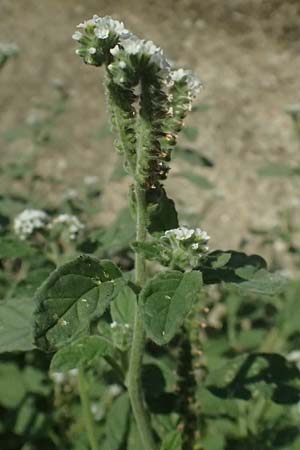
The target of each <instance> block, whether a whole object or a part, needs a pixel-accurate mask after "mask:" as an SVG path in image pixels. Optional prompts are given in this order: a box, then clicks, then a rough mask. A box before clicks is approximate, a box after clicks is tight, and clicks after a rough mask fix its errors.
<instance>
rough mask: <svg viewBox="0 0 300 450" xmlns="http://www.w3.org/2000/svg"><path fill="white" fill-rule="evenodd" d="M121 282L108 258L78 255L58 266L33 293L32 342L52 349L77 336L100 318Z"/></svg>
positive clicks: (118, 273)
mask: <svg viewBox="0 0 300 450" xmlns="http://www.w3.org/2000/svg"><path fill="white" fill-rule="evenodd" d="M122 284H123V279H122V274H121V272H120V270H119V269H118V268H117V267H116V266H115V265H114V264H113V263H112V262H111V261H107V260H102V261H100V260H97V259H95V258H91V257H89V256H80V257H79V258H76V259H75V260H73V261H71V262H69V263H67V264H65V265H63V266H61V267H59V268H58V269H57V270H55V271H54V272H53V273H52V274H51V275H50V277H49V278H48V279H47V280H46V281H45V282H44V284H43V285H42V286H41V287H40V289H39V290H38V291H37V293H36V296H35V300H36V303H37V308H36V311H35V313H34V319H35V342H36V345H37V346H38V347H40V348H41V349H43V350H44V351H54V350H56V349H57V348H59V347H61V346H62V345H65V344H66V343H67V342H69V341H70V340H72V339H74V338H76V337H78V335H79V333H80V332H82V331H83V330H84V329H86V327H88V326H89V324H90V323H91V321H93V320H95V319H97V318H99V317H101V315H102V314H103V313H104V311H105V309H106V308H107V307H108V305H109V303H110V301H111V300H112V299H113V298H114V297H115V296H116V295H117V293H118V292H119V289H120V287H121V286H122Z"/></svg>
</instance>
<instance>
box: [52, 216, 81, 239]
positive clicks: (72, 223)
mask: <svg viewBox="0 0 300 450" xmlns="http://www.w3.org/2000/svg"><path fill="white" fill-rule="evenodd" d="M48 228H51V229H54V228H58V229H66V230H67V232H68V234H69V237H70V239H71V240H75V239H76V237H77V235H78V233H79V232H80V231H81V230H83V229H84V225H83V223H81V222H80V220H79V219H78V218H77V217H76V216H74V215H72V214H60V215H59V216H57V217H55V218H54V219H53V220H52V222H51V223H50V224H49V225H48Z"/></svg>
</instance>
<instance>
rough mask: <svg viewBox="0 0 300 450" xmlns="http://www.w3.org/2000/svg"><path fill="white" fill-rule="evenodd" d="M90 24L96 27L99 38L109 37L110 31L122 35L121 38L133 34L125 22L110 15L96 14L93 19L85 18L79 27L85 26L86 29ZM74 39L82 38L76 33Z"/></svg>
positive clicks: (95, 31)
mask: <svg viewBox="0 0 300 450" xmlns="http://www.w3.org/2000/svg"><path fill="white" fill-rule="evenodd" d="M90 26H92V27H94V33H95V35H96V36H97V37H98V38H99V39H107V38H108V36H109V33H110V32H112V33H114V34H116V35H117V36H120V37H121V38H126V37H128V36H130V34H131V33H130V32H129V31H128V30H126V28H125V27H124V24H123V22H119V21H118V20H114V19H112V18H111V17H110V16H105V17H99V16H97V15H96V14H95V15H94V16H93V18H92V19H89V20H85V21H84V22H83V23H80V24H79V25H77V28H83V29H84V30H85V29H86V28H87V27H90ZM75 33H76V32H75ZM75 33H74V34H75ZM77 33H78V32H77ZM73 36H74V35H73ZM73 39H75V40H79V39H80V38H79V39H78V34H76V36H75V37H73Z"/></svg>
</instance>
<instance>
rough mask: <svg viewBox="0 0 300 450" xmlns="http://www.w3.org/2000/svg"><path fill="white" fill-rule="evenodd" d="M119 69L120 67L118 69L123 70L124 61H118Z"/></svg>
mask: <svg viewBox="0 0 300 450" xmlns="http://www.w3.org/2000/svg"><path fill="white" fill-rule="evenodd" d="M119 67H120V69H125V67H126V63H125V62H124V61H120V62H119Z"/></svg>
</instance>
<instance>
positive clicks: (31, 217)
mask: <svg viewBox="0 0 300 450" xmlns="http://www.w3.org/2000/svg"><path fill="white" fill-rule="evenodd" d="M48 221H49V216H48V214H47V213H45V211H41V210H39V209H25V210H24V211H22V212H21V213H20V214H19V215H18V216H17V217H16V218H15V220H14V225H13V228H14V232H15V233H16V234H17V235H18V236H19V237H20V239H22V240H25V239H27V238H28V237H29V236H30V235H31V234H32V233H33V232H34V231H36V230H41V229H43V228H45V227H46V225H47V223H48Z"/></svg>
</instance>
